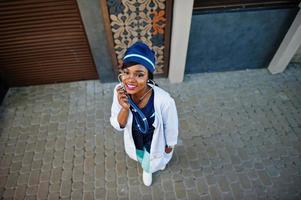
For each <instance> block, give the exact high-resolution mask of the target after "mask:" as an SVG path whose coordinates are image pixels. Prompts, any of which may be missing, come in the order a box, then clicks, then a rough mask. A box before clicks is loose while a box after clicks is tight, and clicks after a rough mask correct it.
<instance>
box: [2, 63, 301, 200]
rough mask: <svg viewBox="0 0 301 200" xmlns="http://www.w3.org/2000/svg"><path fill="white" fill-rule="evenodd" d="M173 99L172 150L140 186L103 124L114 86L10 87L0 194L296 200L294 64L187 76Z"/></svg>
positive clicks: (299, 94)
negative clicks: (277, 69)
mask: <svg viewBox="0 0 301 200" xmlns="http://www.w3.org/2000/svg"><path fill="white" fill-rule="evenodd" d="M158 82H159V84H160V86H161V87H162V88H164V89H166V90H168V91H170V93H171V94H172V95H173V96H174V98H175V99H176V103H177V107H178V112H179V117H180V127H181V128H180V140H179V145H178V146H177V147H176V151H175V156H174V158H173V160H172V161H171V163H170V164H169V166H168V167H167V168H166V170H165V171H163V172H158V173H156V174H155V175H154V181H153V185H152V187H145V186H144V185H143V184H142V180H141V168H140V167H139V166H138V165H137V164H136V163H135V162H134V161H132V160H130V159H129V158H128V157H127V156H126V155H125V152H124V148H123V141H122V134H121V133H117V132H115V131H114V130H113V129H112V127H111V126H110V124H109V115H110V113H109V110H110V106H111V99H112V89H113V86H114V84H100V83H99V82H98V81H84V82H75V83H67V84H54V85H43V86H34V87H23V88H13V89H10V91H9V94H8V95H7V97H6V99H5V100H4V102H3V104H2V106H1V107H0V113H1V116H0V117H1V118H0V131H1V135H0V159H1V163H0V196H1V197H2V198H3V199H11V198H13V197H14V198H15V199H24V198H25V197H26V199H37V198H38V199H47V198H48V199H59V198H61V199H139V200H140V199H144V200H146V199H154V200H158V199H252V200H254V199H301V187H300V185H301V66H291V67H290V68H289V69H288V70H287V71H286V72H285V73H283V74H280V75H274V76H272V75H270V74H269V73H268V72H267V71H266V70H265V69H260V70H251V71H239V72H226V73H212V74H196V75H189V76H186V77H185V82H184V83H181V84H175V85H170V84H169V83H168V81H167V80H165V79H161V80H159V81H158Z"/></svg>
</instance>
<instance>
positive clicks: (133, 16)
mask: <svg viewBox="0 0 301 200" xmlns="http://www.w3.org/2000/svg"><path fill="white" fill-rule="evenodd" d="M107 6H108V10H109V15H110V22H111V30H112V34H113V35H112V36H113V42H114V49H115V52H116V57H117V62H118V64H121V63H122V57H123V55H124V53H125V51H126V48H127V47H129V46H131V45H132V44H133V43H134V42H136V41H137V40H141V41H143V42H145V43H146V44H148V45H149V46H150V47H151V48H152V49H153V50H154V51H155V53H156V65H157V69H156V72H155V73H156V74H162V73H164V70H165V69H164V57H163V55H164V50H165V47H164V45H165V43H164V42H165V38H164V33H165V27H166V22H167V20H166V0H108V1H107Z"/></svg>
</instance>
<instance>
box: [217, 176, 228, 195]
mask: <svg viewBox="0 0 301 200" xmlns="http://www.w3.org/2000/svg"><path fill="white" fill-rule="evenodd" d="M216 178H217V183H218V186H219V188H220V190H221V192H229V191H230V187H229V182H228V181H227V178H226V177H225V176H217V177H216Z"/></svg>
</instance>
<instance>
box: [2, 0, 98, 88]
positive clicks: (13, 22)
mask: <svg viewBox="0 0 301 200" xmlns="http://www.w3.org/2000/svg"><path fill="white" fill-rule="evenodd" d="M0 69H1V71H0V73H1V77H0V79H2V80H3V81H4V82H5V83H6V84H7V85H8V86H10V87H11V86H24V85H36V84H46V83H57V82H69V81H78V80H88V79H97V78H98V75H97V72H96V68H95V65H94V63H93V59H92V56H91V52H90V49H89V45H88V41H87V38H86V35H85V32H84V27H83V24H82V21H81V17H80V13H79V10H78V7H77V3H76V0H63V1H62V0H52V1H51V0H47V1H41V0H40V1H31V0H23V1H1V2H0Z"/></svg>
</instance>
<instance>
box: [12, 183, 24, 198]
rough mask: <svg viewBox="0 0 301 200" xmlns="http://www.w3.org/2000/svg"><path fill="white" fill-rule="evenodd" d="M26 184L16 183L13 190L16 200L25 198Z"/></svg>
mask: <svg viewBox="0 0 301 200" xmlns="http://www.w3.org/2000/svg"><path fill="white" fill-rule="evenodd" d="M26 190H27V186H26V185H18V186H17V188H16V191H15V195H14V198H15V199H17V200H19V199H20V200H21V199H24V198H25V195H26Z"/></svg>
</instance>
